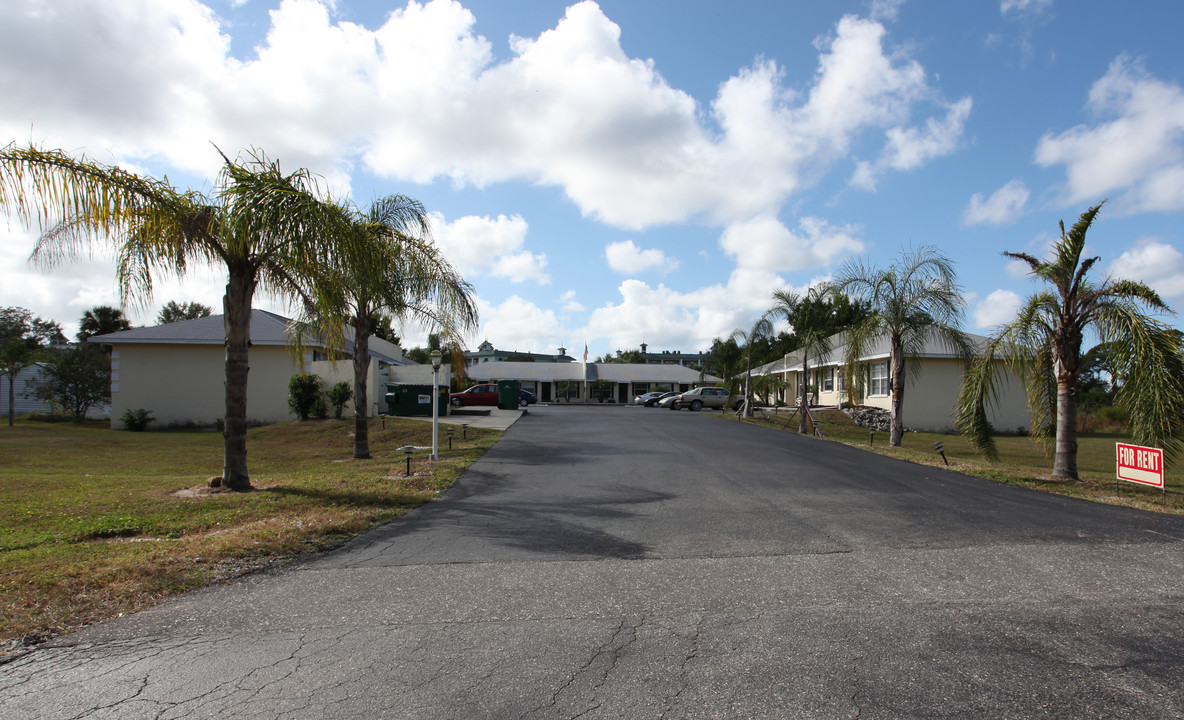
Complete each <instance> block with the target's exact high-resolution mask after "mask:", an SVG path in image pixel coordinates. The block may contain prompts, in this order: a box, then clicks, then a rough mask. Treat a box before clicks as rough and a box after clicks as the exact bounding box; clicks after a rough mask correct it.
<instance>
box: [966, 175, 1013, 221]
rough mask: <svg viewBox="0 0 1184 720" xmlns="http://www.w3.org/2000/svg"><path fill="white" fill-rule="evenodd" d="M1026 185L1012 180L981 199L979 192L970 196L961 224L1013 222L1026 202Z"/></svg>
mask: <svg viewBox="0 0 1184 720" xmlns="http://www.w3.org/2000/svg"><path fill="white" fill-rule="evenodd" d="M1029 195H1030V193H1029V192H1028V186H1027V185H1025V184H1024V183H1023V181H1022V180H1012V181H1011V182H1009V183H1007V184H1006V185H1004V186H1003V187H1001V188H999V189H998V190H996V191H995V192H993V193H991V197H989V198H987V199H986V200H983V196H982V195H981V194H980V193H975V194H974V195H973V196H971V198H970V204H969V205H967V206H966V210H965V212H963V213H962V224H963V225H980V224H982V223H987V224H989V225H1003V224H1010V223H1014V222H1015V221H1016V219H1017V218H1018V217H1019V216H1020V215H1021V214H1023V212H1024V208H1025V207H1026V206H1027V204H1028V197H1029Z"/></svg>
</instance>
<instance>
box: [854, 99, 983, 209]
mask: <svg viewBox="0 0 1184 720" xmlns="http://www.w3.org/2000/svg"><path fill="white" fill-rule="evenodd" d="M973 104H974V103H973V102H972V101H971V99H970V98H962V99H961V100H959V101H958V102H956V103H954V104H953V105H950V106H949V110H948V112H947V113H946V116H945V118H944V119H940V120H939V119H937V118H932V117H931V118H929V119H927V120H926V121H925V125H924V127H919V128H918V127H910V128H906V127H893V128H889V129H888V131H887V132H886V133H885V135H886V136H887V138H888V141H887V144H886V145H885V146H884V150H883V152H882V153H881V155H880V158H879V159H878V160H877V161H876V162H875V163H868V162H861V163H859V165H858V166H857V167H856V171H855V174H854V176H853V177H852V178H851V184H852V185H854V186H855V187H858V188H862V189H864V190H875V189H876V178H877V177H878V176H879V175H881V174H883V173H884V172H885V171H886V170H899V171H904V170H913V169H915V168H918V167H921V165H923V164H925V163H926V162H928V161H929V160H932V159H934V158H939V157H943V156H945V155H949V154H950V153H952V152H954V151H955V150H956V149H957V148H958V142H959V140H961V139H962V130H963V128H964V127H965V126H966V119H967V118H968V117H970V109H971V107H972V106H973Z"/></svg>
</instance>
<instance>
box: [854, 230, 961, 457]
mask: <svg viewBox="0 0 1184 720" xmlns="http://www.w3.org/2000/svg"><path fill="white" fill-rule="evenodd" d="M834 285H835V288H836V289H837V290H838V291H840V292H843V293H846V294H848V295H851V296H853V297H855V298H858V299H859V300H860V302H862V303H866V304H867V308H868V313H867V315H866V316H865V317H863V318H862V319H861V320H860V321H859V322H857V323H855V325H854V326H853V327H852V328H851V330H850V331H849V332H848V333H847V359H846V365H847V373H848V378H849V381H851V382H854V381H855V378H854V377H853V375H854V374H855V373H854V368H855V367H856V362H857V360H858V358H860V357H862V356H863V355H864V351H865V350H866V348H867V347H868V346H869V345H870V344H871V343H872V342H873V341H875V340H876V339H881V338H882V339H886V340H887V341H888V347H889V352H890V354H891V355H890V360H889V373H888V383H889V388H890V391H891V395H892V430H891V432H890V434H889V440H888V444H889V445H892V446H894V447H895V446H899V445H900V441H901V437H902V436H903V434H904V391H905V385H906V382H905V380H906V374H905V373H906V363H905V361H906V359H907V358H913V357H916V356H917V355H919V354H920V353H921V351H922V349H923V348H924V346H925V341H926V340H928V339H935V340H936V341H938V342H940V343H941V344H943V345H945V346H946V347H947V348H949V349H952V350H953V351H954V352H955V353H957V354H958V355H961V356H963V357H969V356H970V355H971V354H972V352H973V350H972V348H971V347H970V344H969V341H968V340H967V339H966V335H965V334H964V333H963V332H962V330H961V324H962V312H963V308H964V306H965V301H964V300H963V299H962V294H961V289H960V288H959V287H958V276H957V273H956V272H955V271H954V265H953V263H952V262H950V260H949V258H947V257H945V256H944V255H942V254H941V253H940V252H938V250H937V249H936V248H933V247H927V246H922V247H920V248H918V249H916V250H912V251H907V252H902V253H901V256H900V259H899V260H897V261H896V262H895V263H893V264H892V265H890V266H889V267H887V268H878V267H872V266H869V265H864V264H863V263H858V262H856V263H848V264H847V265H845V266H844V267H843V268H842V269H840V270H839V273H838V277H837V278H836V279H835V282H834Z"/></svg>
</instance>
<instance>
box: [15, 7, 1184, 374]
mask: <svg viewBox="0 0 1184 720" xmlns="http://www.w3.org/2000/svg"><path fill="white" fill-rule="evenodd" d="M1182 15H1184V6H1181V5H1180V4H1179V3H1178V2H1175V1H1172V2H1168V1H1163V0H1161V1H1147V0H1132V2H1127V3H1123V4H1121V6H1120V5H1118V4H1115V3H1110V2H1100V1H1099V2H1094V1H1092V0H1089V1H1083V2H1075V3H1072V4H1071V5H1070V4H1069V3H1068V2H1066V1H1065V0H1002V1H1001V2H1000V1H999V0H995V1H993V2H959V3H950V2H947V1H945V0H902V1H898V2H891V1H887V0H883V1H878V2H827V3H818V2H780V3H768V2H732V3H728V4H727V5H724V4H721V3H715V2H710V3H709V2H696V1H693V0H689V1H687V0H680V1H677V2H676V1H674V0H663V1H653V2H645V1H638V0H631V1H625V0H603V1H602V2H600V3H598V4H597V3H593V2H583V3H578V4H572V3H562V2H548V1H546V0H532V1H531V2H512V1H507V0H497V1H494V0H469V1H468V2H444V1H441V0H435V1H433V2H428V3H422V4H420V3H410V4H405V3H400V2H362V1H361V0H336V2H329V1H327V0H285V1H283V2H279V1H276V0H268V1H266V2H265V1H264V0H246V1H245V2H231V1H228V0H206V1H205V2H204V3H200V2H197V1H196V0H136V1H135V2H131V1H128V2H120V3H111V2H104V1H102V0H58V1H56V2H54V3H52V4H49V3H45V2H43V1H42V0H10V2H6V3H4V5H3V7H2V8H0V55H2V57H0V97H4V98H5V101H4V102H3V103H2V104H0V139H2V140H3V141H4V142H8V141H16V142H20V143H25V142H28V141H30V140H32V141H34V142H36V143H38V144H39V145H42V146H46V147H57V148H64V149H66V150H69V151H71V152H83V151H84V152H86V153H87V154H89V155H90V156H92V157H94V158H97V159H100V160H104V161H107V162H118V163H120V164H123V165H126V166H127V167H129V168H132V169H135V170H138V171H142V172H147V173H151V174H154V175H157V176H160V175H165V174H167V175H168V177H169V179H170V180H171V181H172V182H173V183H174V184H177V185H181V186H189V187H196V188H206V189H208V188H209V187H210V186H211V184H212V178H213V177H214V176H215V174H216V172H217V169H218V156H217V155H216V154H215V152H214V151H213V149H212V147H211V143H214V144H217V145H218V146H219V147H221V148H223V149H224V150H227V151H229V152H236V151H238V150H240V149H242V148H247V147H259V148H263V149H264V150H265V151H266V152H267V153H268V154H269V155H270V156H271V157H273V158H277V159H279V160H280V161H281V162H282V163H283V164H284V165H285V166H286V167H288V168H293V169H294V168H296V167H308V168H309V169H311V170H313V171H314V172H316V173H318V174H319V175H321V176H322V177H323V180H324V183H325V187H326V188H330V189H332V191H333V192H335V193H339V194H340V193H349V194H350V195H351V196H352V198H353V200H354V201H355V202H357V203H358V204H361V205H364V204H366V203H367V202H369V201H370V200H372V199H373V198H376V197H379V196H382V195H386V194H388V193H394V192H398V193H404V194H407V195H411V196H413V197H416V198H418V199H420V200H421V201H423V202H424V204H425V205H426V206H427V207H428V208H429V210H431V211H432V212H433V213H434V216H433V217H434V222H435V237H436V239H437V241H438V242H439V244H440V246H441V247H442V249H443V250H444V252H445V253H446V255H447V256H448V257H449V258H450V259H451V261H452V262H453V263H454V264H455V265H456V266H457V267H458V268H459V269H460V270H461V271H462V272H463V274H464V275H465V277H466V278H467V279H469V280H470V281H471V282H472V283H473V284H474V286H475V288H476V292H477V295H478V297H479V302H480V307H481V331H480V332H479V333H478V334H477V335H476V336H474V337H472V338H470V344H471V345H473V346H475V345H476V344H477V343H479V342H480V341H481V340H483V339H488V340H490V341H491V342H492V343H494V345H496V346H497V347H499V348H505V349H517V350H523V351H534V352H553V351H554V348H556V347H559V346H564V347H566V348H568V349H569V351H571V350H575V351H576V352H574V353H573V354H578V353H579V352H582V348H583V345H584V344H585V343H587V345H588V348H589V351H590V354H592V355H599V354H603V353H606V352H612V351H614V350H618V349H629V348H635V347H637V346H638V345H640V344H641V343H642V342H645V343H647V344H648V345H649V346H650V348H651V349H657V350H663V349H668V350H682V351H685V352H691V351H699V350H703V349H705V348H707V347H708V345H709V344H710V342H711V339H712V338H713V337H717V336H725V335H727V334H729V333H730V332H731V330H732V329H734V328H736V327H748V326H750V325H751V324H752V321H753V319H754V318H755V317H756V315H757V314H758V313H759V312H761V311H762V310H764V309H765V308H766V307H768V306H769V304H770V296H771V294H772V292H773V291H774V290H776V289H780V288H785V287H789V288H793V289H797V290H801V289H804V288H806V287H807V286H809V285H810V284H813V283H817V282H821V281H825V280H826V279H827V278H828V277H830V276H831V275H832V274H833V273H834V272H835V271H836V270H837V269H838V268H839V267H841V266H842V265H843V263H845V262H848V261H851V260H853V259H862V260H864V261H866V262H870V263H872V264H878V265H883V264H887V263H890V262H892V261H893V259H894V258H895V257H896V256H897V255H898V254H899V253H900V251H901V250H902V249H903V248H906V247H909V246H915V245H921V244H930V245H935V246H937V247H939V248H940V249H941V250H942V251H943V252H944V253H945V254H947V255H948V256H949V257H950V258H952V259H953V260H954V261H955V263H956V266H957V269H958V272H959V277H960V281H961V283H962V285H963V287H964V289H965V293H966V299H967V314H966V328H967V329H969V330H972V331H976V332H987V331H989V330H990V328H991V327H992V326H993V325H995V324H996V323H1000V322H1004V321H1006V320H1008V319H1009V317H1010V316H1011V315H1012V314H1013V312H1014V308H1015V307H1016V305H1017V303H1018V301H1019V299H1020V297H1021V296H1022V295H1025V294H1026V293H1028V292H1029V291H1030V290H1031V289H1032V288H1033V287H1035V286H1034V285H1032V284H1031V282H1030V281H1029V280H1027V279H1026V278H1025V277H1024V276H1023V274H1022V273H1020V272H1018V271H1017V268H1016V267H1015V265H1014V264H1012V263H1009V262H1007V260H1006V259H1005V258H1003V257H1001V255H1000V253H1001V252H1002V251H1004V250H1010V251H1024V252H1028V253H1032V254H1036V255H1043V254H1044V253H1045V251H1046V249H1047V247H1048V244H1049V243H1050V242H1051V241H1052V239H1053V238H1054V237H1055V235H1056V233H1057V222H1058V220H1060V219H1064V220H1065V221H1066V222H1067V223H1072V222H1073V221H1074V220H1075V219H1076V217H1077V216H1078V215H1079V214H1080V213H1081V212H1082V211H1084V210H1085V209H1086V208H1087V207H1088V206H1090V205H1092V204H1095V203H1097V202H1099V201H1101V200H1103V199H1107V198H1108V199H1109V202H1108V204H1107V206H1106V207H1105V209H1104V210H1103V213H1102V215H1101V216H1100V218H1099V220H1098V221H1097V222H1096V223H1095V225H1094V228H1093V230H1092V231H1091V235H1090V246H1089V252H1090V253H1091V254H1094V255H1099V256H1101V258H1102V260H1101V263H1100V264H1099V267H1100V268H1101V269H1102V271H1103V272H1106V273H1110V274H1112V275H1114V276H1116V277H1129V278H1133V279H1138V280H1143V281H1145V282H1147V283H1149V284H1150V285H1152V286H1153V287H1155V288H1156V289H1157V290H1158V291H1159V292H1160V293H1161V294H1162V295H1163V296H1164V298H1165V299H1166V300H1167V301H1168V302H1169V304H1171V305H1172V306H1173V307H1180V306H1181V305H1182V304H1184V255H1182V254H1181V248H1182V247H1184V245H1182V241H1181V237H1180V230H1179V227H1180V225H1181V222H1180V220H1181V215H1182V214H1184V54H1181V53H1180V52H1179V49H1178V44H1177V43H1178V38H1177V37H1175V36H1176V35H1178V30H1179V28H1180V27H1182V26H1184V17H1181V16H1182ZM36 235H37V230H36V228H31V229H30V228H24V227H21V226H20V225H19V224H17V223H15V222H10V223H9V224H8V225H7V226H0V272H2V273H3V275H2V277H3V278H4V280H3V283H2V285H0V305H22V306H25V307H28V308H30V309H31V310H33V311H34V312H35V313H37V314H39V315H42V316H45V317H51V318H53V319H56V320H58V321H59V322H62V323H63V325H66V326H67V327H68V329H70V330H72V329H73V326H74V325H75V324H76V321H77V318H78V317H80V316H81V314H82V312H83V311H84V310H86V309H87V308H89V307H90V306H92V305H94V304H99V303H112V304H114V303H116V302H117V300H118V299H117V297H116V290H115V284H114V278H113V274H112V272H111V266H110V264H109V263H108V262H105V261H103V260H102V259H96V260H94V261H90V262H84V263H78V264H75V265H71V266H68V267H63V268H59V269H56V270H54V271H53V272H52V273H44V272H40V271H37V270H35V269H30V268H29V267H28V266H27V263H26V258H27V256H28V253H29V251H30V250H31V248H32V244H33V242H34V240H35V238H36ZM221 284H222V279H221V278H220V277H219V276H218V275H217V273H216V272H205V273H196V274H194V275H193V276H191V277H189V278H188V279H186V280H185V282H184V283H181V282H178V281H176V280H174V279H168V278H162V279H161V280H160V282H159V283H158V290H157V292H156V295H155V297H154V299H153V301H152V302H150V303H148V304H147V305H146V306H145V307H129V308H128V311H129V314H130V315H131V316H132V317H133V319H134V320H135V321H137V322H151V320H152V318H153V317H154V316H155V314H156V311H157V309H158V308H159V305H160V304H162V303H164V302H165V301H168V300H181V301H184V300H199V301H201V302H204V303H206V304H209V305H212V306H215V307H219V306H220V304H221V301H220V297H221ZM257 305H259V306H261V307H267V308H270V309H275V310H278V311H281V312H283V311H284V310H285V308H284V306H283V304H282V303H281V302H279V301H278V300H276V299H270V298H260V299H259V302H258V303H257ZM1170 321H1171V322H1173V323H1174V324H1177V325H1179V321H1178V319H1177V318H1174V317H1173V318H1171V319H1170ZM404 335H405V337H406V338H407V341H408V342H407V344H408V345H414V344H416V343H417V342H420V341H422V337H423V330H422V329H421V328H416V327H413V326H409V327H406V328H405V329H404Z"/></svg>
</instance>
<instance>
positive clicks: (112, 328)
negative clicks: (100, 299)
mask: <svg viewBox="0 0 1184 720" xmlns="http://www.w3.org/2000/svg"><path fill="white" fill-rule="evenodd" d="M131 326H132V324H131V322H130V321H129V320H128V319H127V318H126V317H124V314H123V311H122V310H120V309H119V308H115V307H111V306H110V305H95V306H94V307H93V308H91V309H90V310H87V311H86V312H85V313H83V314H82V319H81V320H79V321H78V334H77V335H76V336H75V337H77V338H78V342H80V343H84V342H86V341H87V338H91V337H94V336H95V335H106V334H107V333H113V332H119V331H120V330H128V329H130V328H131Z"/></svg>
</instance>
